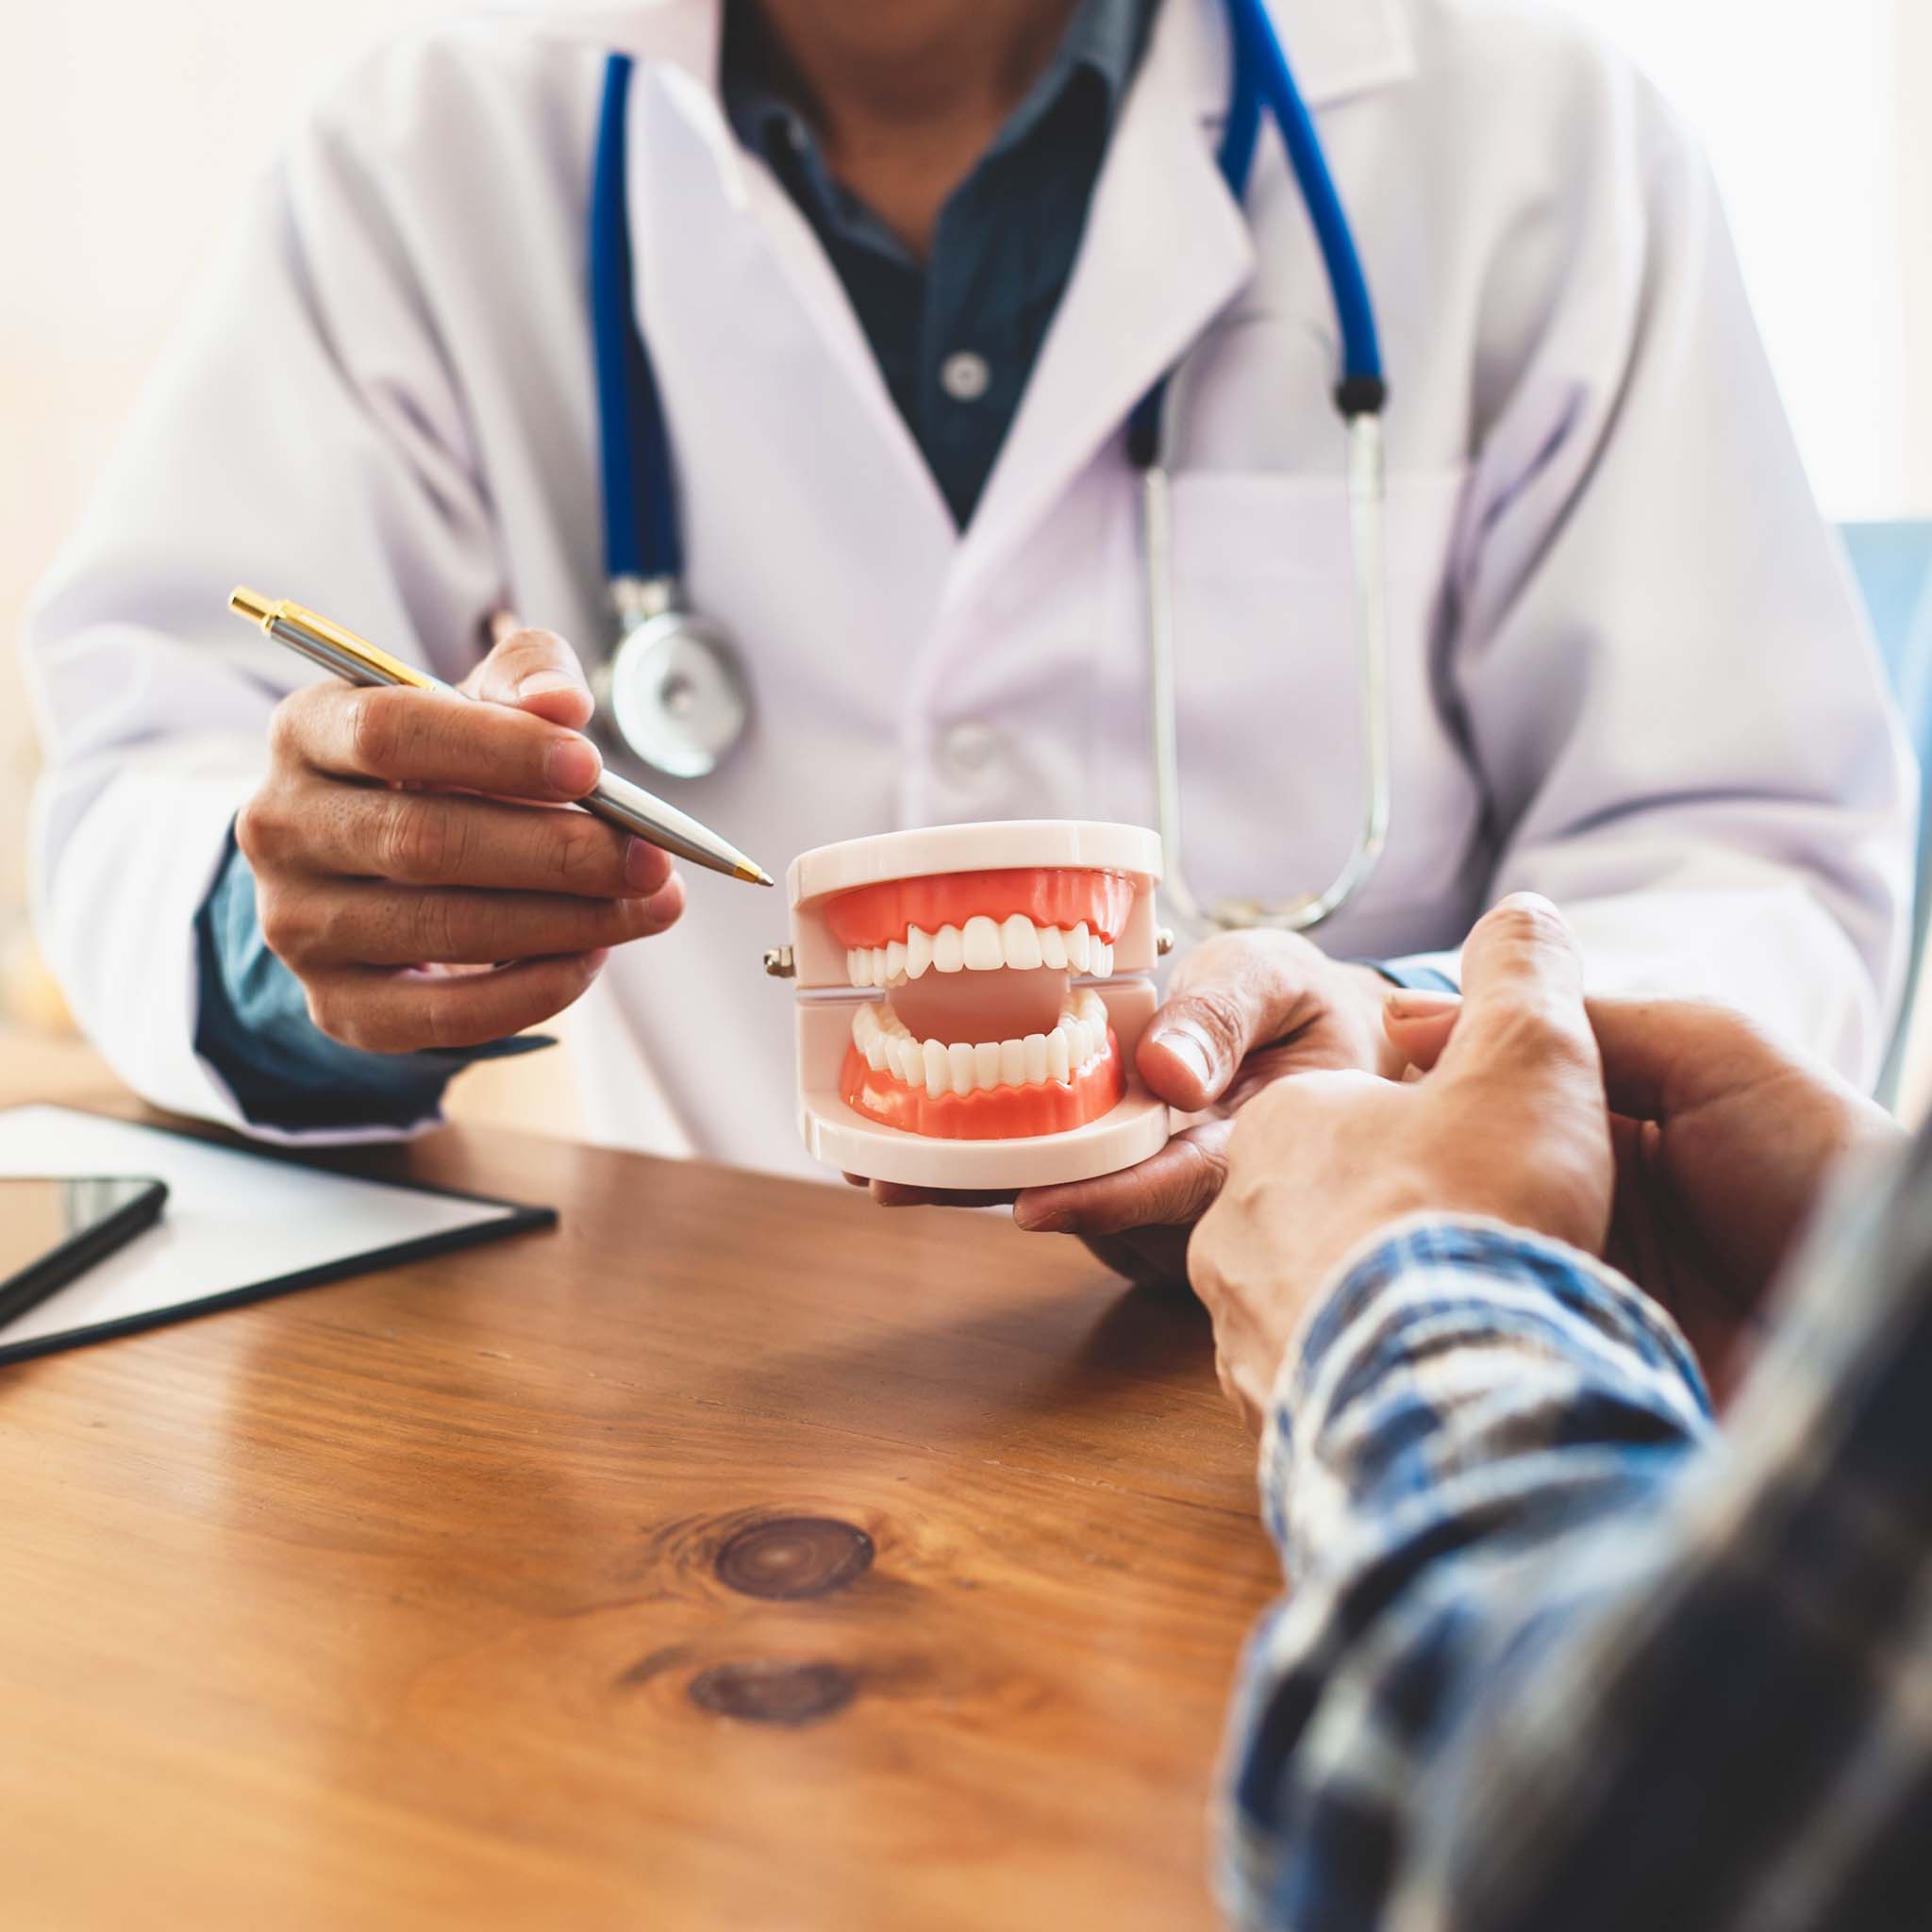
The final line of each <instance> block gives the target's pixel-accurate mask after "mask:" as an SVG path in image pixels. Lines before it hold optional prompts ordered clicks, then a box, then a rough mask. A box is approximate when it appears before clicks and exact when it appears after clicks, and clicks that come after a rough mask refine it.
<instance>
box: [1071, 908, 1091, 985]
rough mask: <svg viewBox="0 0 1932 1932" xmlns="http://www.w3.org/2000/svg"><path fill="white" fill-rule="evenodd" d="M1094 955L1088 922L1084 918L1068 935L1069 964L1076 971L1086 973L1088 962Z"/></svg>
mask: <svg viewBox="0 0 1932 1932" xmlns="http://www.w3.org/2000/svg"><path fill="white" fill-rule="evenodd" d="M1092 957H1093V942H1092V941H1091V940H1090V939H1089V938H1088V936H1087V922H1086V921H1085V920H1084V919H1083V920H1082V921H1081V922H1080V923H1079V924H1078V925H1076V926H1075V927H1074V929H1073V931H1072V932H1070V933H1069V934H1068V935H1067V964H1068V965H1069V966H1071V967H1072V968H1073V969H1074V972H1075V973H1084V972H1086V970H1087V962H1088V961H1089V960H1090V959H1091V958H1092Z"/></svg>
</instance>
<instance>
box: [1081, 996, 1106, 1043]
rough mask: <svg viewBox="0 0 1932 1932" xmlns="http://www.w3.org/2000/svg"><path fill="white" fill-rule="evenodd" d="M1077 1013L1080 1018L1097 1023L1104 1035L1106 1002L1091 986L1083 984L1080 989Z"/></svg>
mask: <svg viewBox="0 0 1932 1932" xmlns="http://www.w3.org/2000/svg"><path fill="white" fill-rule="evenodd" d="M1079 1013H1080V1017H1081V1019H1083V1020H1085V1021H1087V1022H1088V1023H1089V1024H1093V1025H1097V1026H1098V1027H1099V1028H1100V1030H1101V1033H1102V1034H1103V1035H1105V1033H1106V1032H1107V1002H1106V1001H1105V1000H1104V999H1102V998H1101V997H1100V995H1099V993H1097V992H1096V991H1094V990H1093V988H1092V987H1091V986H1083V987H1082V988H1081V989H1080V1006H1079Z"/></svg>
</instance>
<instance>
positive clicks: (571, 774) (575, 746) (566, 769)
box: [519, 687, 603, 797]
mask: <svg viewBox="0 0 1932 1932" xmlns="http://www.w3.org/2000/svg"><path fill="white" fill-rule="evenodd" d="M519 689H521V687H519ZM602 769H603V760H602V759H600V758H598V756H597V752H596V748H595V746H593V745H591V743H589V742H588V741H586V740H584V739H581V738H565V739H559V740H558V742H557V743H555V744H553V745H552V746H551V747H550V757H549V758H547V759H546V760H545V762H544V766H543V774H544V776H545V777H546V778H548V779H549V781H550V785H551V789H552V790H553V791H563V792H568V793H569V794H570V795H571V796H572V797H575V796H576V795H577V794H578V793H579V792H583V791H589V790H590V789H591V786H592V785H594V784H595V783H596V782H597V774H598V773H599V772H600V771H601V770H602Z"/></svg>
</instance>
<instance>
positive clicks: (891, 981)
mask: <svg viewBox="0 0 1932 1932" xmlns="http://www.w3.org/2000/svg"><path fill="white" fill-rule="evenodd" d="M905 976H906V941H904V940H894V941H892V942H891V945H889V946H888V947H887V948H886V984H887V985H888V986H896V985H897V984H898V983H899V981H900V980H902V979H903V978H905Z"/></svg>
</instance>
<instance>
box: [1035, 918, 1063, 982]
mask: <svg viewBox="0 0 1932 1932" xmlns="http://www.w3.org/2000/svg"><path fill="white" fill-rule="evenodd" d="M1034 933H1035V937H1036V938H1038V940H1039V941H1040V963H1041V965H1042V966H1051V967H1053V968H1055V969H1056V970H1057V971H1063V970H1064V969H1065V967H1066V963H1067V936H1066V934H1065V933H1063V932H1062V931H1061V930H1060V929H1059V927H1058V926H1057V925H1041V926H1036V927H1035V928H1034Z"/></svg>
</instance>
